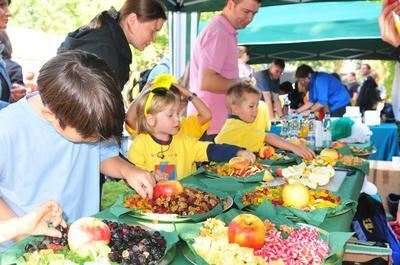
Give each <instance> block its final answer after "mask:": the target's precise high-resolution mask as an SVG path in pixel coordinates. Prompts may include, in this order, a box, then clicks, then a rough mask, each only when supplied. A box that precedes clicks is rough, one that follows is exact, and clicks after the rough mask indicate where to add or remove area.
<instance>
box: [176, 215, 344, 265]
mask: <svg viewBox="0 0 400 265" xmlns="http://www.w3.org/2000/svg"><path fill="white" fill-rule="evenodd" d="M208 222H214V221H213V220H212V219H209V220H207V222H206V223H208ZM206 223H205V224H204V225H203V227H202V228H201V229H200V231H199V235H198V236H196V237H193V235H192V233H191V234H190V235H183V238H184V240H185V241H186V244H183V245H181V251H182V254H183V256H184V257H185V258H186V260H187V261H188V262H189V263H190V264H194V265H195V264H204V262H210V263H211V264H214V263H215V261H216V260H221V259H225V261H226V262H227V263H229V264H235V262H237V263H238V264H242V263H241V262H243V261H248V260H249V259H250V260H251V261H252V262H249V264H255V263H256V264H264V263H265V264H267V262H270V263H269V264H284V262H290V261H294V260H296V259H298V257H299V255H301V256H304V255H307V256H308V257H307V258H309V259H312V260H314V261H315V262H316V264H340V261H341V259H340V257H339V256H338V255H337V249H335V247H333V246H332V245H331V244H332V242H334V239H333V240H330V234H329V233H328V232H327V231H324V230H321V229H319V228H317V227H314V226H311V225H308V224H304V225H303V224H300V225H299V226H298V228H293V227H289V226H285V225H281V226H276V225H274V224H272V223H271V222H269V221H268V220H265V225H266V230H267V231H266V238H268V239H266V241H265V243H264V246H262V247H261V249H257V250H251V249H249V248H241V247H240V246H238V245H237V244H233V245H231V247H229V246H230V243H229V242H227V241H226V239H224V237H225V236H226V235H227V234H226V231H225V230H224V229H226V226H227V225H225V227H224V228H222V227H221V226H220V225H218V226H213V225H212V226H210V224H206ZM206 226H208V227H210V228H209V229H211V230H207V229H204V228H205V227H206ZM278 227H279V228H278ZM214 230H215V232H214ZM281 233H282V234H281ZM283 234H285V235H283ZM292 235H293V236H292ZM213 245H214V246H215V247H213ZM298 248H309V250H310V251H306V252H304V251H302V250H298ZM339 249H340V247H339ZM249 251H251V252H249ZM253 251H254V252H253ZM304 253H306V254H304ZM317 261H318V262H317Z"/></svg>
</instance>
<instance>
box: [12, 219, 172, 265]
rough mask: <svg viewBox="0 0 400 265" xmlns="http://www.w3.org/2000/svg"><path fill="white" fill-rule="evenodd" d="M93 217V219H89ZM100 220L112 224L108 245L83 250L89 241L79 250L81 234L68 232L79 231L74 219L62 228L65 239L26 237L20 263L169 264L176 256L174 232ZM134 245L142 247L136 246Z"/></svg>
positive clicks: (91, 222)
mask: <svg viewBox="0 0 400 265" xmlns="http://www.w3.org/2000/svg"><path fill="white" fill-rule="evenodd" d="M89 219H90V222H89V221H87V220H89ZM83 220H84V221H83ZM91 220H99V219H96V218H92V217H85V218H81V219H79V220H78V222H81V223H82V224H83V222H85V223H84V225H88V224H91V225H93V221H91ZM99 222H100V221H99ZM100 224H102V225H103V226H106V227H107V226H108V228H109V229H110V232H109V233H110V234H109V237H110V239H109V242H108V243H107V245H102V244H99V245H88V247H90V248H92V249H90V251H91V252H89V253H86V254H83V253H85V252H82V251H81V250H82V249H84V248H85V245H82V246H81V247H80V248H79V249H77V250H75V249H73V248H72V245H71V243H72V241H74V242H77V240H80V238H79V237H76V236H74V235H76V233H75V234H74V235H72V234H71V230H70V231H69V233H68V229H75V230H74V232H76V231H79V230H78V229H79V228H78V229H76V227H77V226H76V225H75V223H73V224H72V225H71V226H70V227H69V228H68V229H63V228H62V227H60V228H58V229H61V230H60V231H62V234H63V238H62V239H59V238H53V237H47V236H46V237H39V238H32V239H30V240H25V241H24V242H23V244H20V248H22V249H23V251H22V252H21V254H20V256H19V257H18V261H17V262H16V263H17V264H21V265H22V264H42V262H44V263H43V264H48V262H50V264H53V263H54V264H56V263H57V264H83V263H84V264H88V262H89V261H93V262H94V263H96V264H100V263H101V264H103V263H104V264H111V263H112V264H127V263H135V264H136V263H138V264H144V263H143V262H146V261H151V262H155V264H162V265H167V264H170V263H171V262H172V261H173V259H174V258H175V254H176V245H175V244H176V240H175V238H174V236H171V235H168V233H166V232H163V231H157V230H154V229H152V228H150V227H147V226H143V225H138V224H131V223H129V224H128V223H121V222H116V221H109V220H103V223H101V222H100ZM74 225H75V226H74ZM79 225H81V224H79ZM96 225H97V224H96ZM67 234H68V235H67ZM64 235H65V236H66V237H65V238H64ZM88 242H90V241H88ZM127 242H129V244H128V243H127ZM89 244H93V243H89ZM128 245H129V248H131V247H132V249H131V252H129V253H128V252H126V251H125V252H124V249H126V248H127V247H128ZM139 245H141V247H139ZM133 246H138V247H137V248H135V249H134V248H133ZM146 251H147V252H146ZM146 253H147V254H146ZM146 255H147V256H146ZM144 256H146V257H144ZM147 259H149V260H147ZM7 264H9V263H7Z"/></svg>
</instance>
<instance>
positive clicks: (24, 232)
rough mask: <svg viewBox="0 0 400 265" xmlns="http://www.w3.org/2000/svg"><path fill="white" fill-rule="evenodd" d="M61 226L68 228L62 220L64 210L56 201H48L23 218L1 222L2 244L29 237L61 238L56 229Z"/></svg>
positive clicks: (0, 236) (0, 234)
mask: <svg viewBox="0 0 400 265" xmlns="http://www.w3.org/2000/svg"><path fill="white" fill-rule="evenodd" d="M49 224H51V225H52V226H49ZM59 225H61V226H63V227H66V226H67V225H66V223H65V221H64V220H63V218H62V209H61V207H60V205H59V204H58V203H56V202H55V201H48V202H46V203H43V204H42V205H40V206H39V207H37V208H35V209H34V210H32V211H30V212H29V213H27V214H25V215H23V216H21V217H15V218H11V219H8V220H1V221H0V243H3V242H6V241H8V240H11V239H13V238H16V237H26V236H28V235H33V236H35V235H44V236H51V237H61V232H60V231H58V230H57V229H56V228H55V227H57V226H59Z"/></svg>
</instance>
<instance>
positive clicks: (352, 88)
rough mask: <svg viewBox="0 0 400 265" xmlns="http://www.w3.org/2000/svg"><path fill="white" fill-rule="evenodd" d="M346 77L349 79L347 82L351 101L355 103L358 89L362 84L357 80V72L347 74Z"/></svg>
mask: <svg viewBox="0 0 400 265" xmlns="http://www.w3.org/2000/svg"><path fill="white" fill-rule="evenodd" d="M346 79H347V84H346V88H347V91H348V92H349V96H350V98H351V101H352V102H354V103H355V102H356V99H357V91H358V88H359V86H360V84H359V83H358V82H357V78H356V73H354V72H350V73H348V74H347V75H346Z"/></svg>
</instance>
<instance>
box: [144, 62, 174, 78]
mask: <svg viewBox="0 0 400 265" xmlns="http://www.w3.org/2000/svg"><path fill="white" fill-rule="evenodd" d="M170 73H171V60H170V59H169V55H167V56H165V57H164V58H162V60H161V61H160V62H159V63H158V64H157V65H156V66H154V67H153V69H151V71H150V73H149V76H148V78H147V83H149V82H151V81H152V80H154V78H156V77H157V76H158V75H160V74H170Z"/></svg>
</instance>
